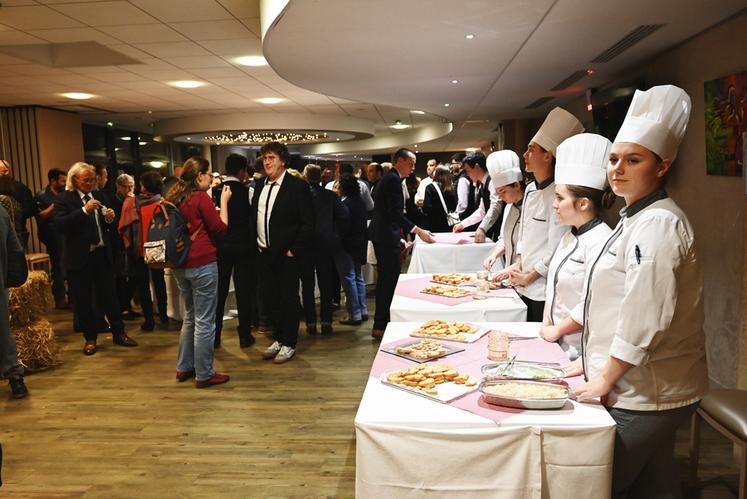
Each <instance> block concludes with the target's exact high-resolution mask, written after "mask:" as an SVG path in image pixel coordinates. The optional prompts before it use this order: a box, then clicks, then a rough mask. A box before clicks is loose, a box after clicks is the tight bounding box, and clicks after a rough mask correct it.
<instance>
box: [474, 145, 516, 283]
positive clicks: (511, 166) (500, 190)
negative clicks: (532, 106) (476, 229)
mask: <svg viewBox="0 0 747 499" xmlns="http://www.w3.org/2000/svg"><path fill="white" fill-rule="evenodd" d="M486 163H487V166H488V174H489V175H490V183H491V184H492V185H493V186H495V193H496V194H497V195H498V197H500V198H501V201H503V202H504V203H506V206H505V208H504V209H503V221H502V222H501V235H500V237H499V238H498V241H497V242H496V245H495V250H494V251H493V253H492V254H491V255H490V256H489V257H488V258H486V259H485V261H484V262H483V265H484V266H485V268H486V269H487V270H490V269H491V268H492V267H493V264H494V263H495V262H496V260H498V259H499V258H500V257H501V256H504V255H505V257H506V258H505V262H506V265H505V266H504V267H506V268H507V267H509V266H510V265H511V264H513V263H515V262H516V261H517V260H518V256H517V255H516V243H517V242H518V240H519V218H520V217H521V201H522V199H524V176H523V175H522V173H521V168H520V167H519V156H518V155H517V154H516V153H515V152H513V151H510V150H508V149H504V150H503V151H496V152H492V153H490V155H489V156H488V158H487V160H486ZM508 273H509V271H508V270H506V269H504V270H503V271H501V272H499V273H498V275H497V276H496V279H498V277H500V280H503V279H508Z"/></svg>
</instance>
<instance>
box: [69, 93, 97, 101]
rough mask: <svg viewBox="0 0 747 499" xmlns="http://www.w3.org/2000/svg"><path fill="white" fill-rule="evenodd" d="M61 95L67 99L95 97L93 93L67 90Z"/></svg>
mask: <svg viewBox="0 0 747 499" xmlns="http://www.w3.org/2000/svg"><path fill="white" fill-rule="evenodd" d="M62 96H63V97H67V98H68V99H75V100H86V99H91V98H93V97H95V95H93V94H87V93H85V92H67V93H64V94H62Z"/></svg>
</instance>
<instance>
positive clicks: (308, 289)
mask: <svg viewBox="0 0 747 499" xmlns="http://www.w3.org/2000/svg"><path fill="white" fill-rule="evenodd" d="M303 175H304V177H305V178H306V181H307V182H308V183H309V189H310V191H311V200H312V203H313V205H314V240H313V244H312V248H311V251H309V252H308V253H307V256H306V258H305V259H304V263H303V265H302V269H301V283H302V284H303V312H304V315H305V317H306V332H307V333H309V334H310V335H314V334H316V304H315V299H314V282H315V280H314V276H315V275H316V282H318V283H319V312H320V314H319V316H320V317H319V319H320V322H321V324H322V334H331V333H332V300H333V286H334V285H335V283H337V287H338V289H339V287H340V285H339V281H338V280H337V279H335V276H336V275H337V271H336V270H335V266H334V260H333V259H332V256H333V255H334V254H335V253H336V252H337V251H339V250H340V248H341V247H342V241H341V239H340V234H341V233H342V232H345V231H346V227H345V226H346V225H347V224H348V223H349V216H348V214H347V211H346V209H345V207H343V206H342V203H340V198H338V197H337V194H335V193H334V192H332V191H330V190H327V189H325V188H324V187H323V186H322V183H321V182H322V169H321V167H320V166H319V165H306V167H305V168H304V171H303ZM338 300H339V298H338Z"/></svg>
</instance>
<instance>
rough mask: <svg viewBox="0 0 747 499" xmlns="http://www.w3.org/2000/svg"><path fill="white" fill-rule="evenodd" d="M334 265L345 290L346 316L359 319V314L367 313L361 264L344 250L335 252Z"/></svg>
mask: <svg viewBox="0 0 747 499" xmlns="http://www.w3.org/2000/svg"><path fill="white" fill-rule="evenodd" d="M334 258H335V267H337V273H338V274H340V282H341V283H342V289H343V291H345V306H346V308H347V309H348V318H349V319H352V320H355V321H359V320H361V316H363V315H368V307H367V306H366V282H365V281H364V280H363V272H362V271H361V264H360V263H359V262H358V261H357V260H355V258H353V256H352V255H351V254H350V253H348V252H347V251H345V250H340V251H338V252H337V253H335V256H334Z"/></svg>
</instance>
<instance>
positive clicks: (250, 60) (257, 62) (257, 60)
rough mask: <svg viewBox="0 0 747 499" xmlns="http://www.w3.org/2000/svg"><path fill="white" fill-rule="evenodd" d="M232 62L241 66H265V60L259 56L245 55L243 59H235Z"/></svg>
mask: <svg viewBox="0 0 747 499" xmlns="http://www.w3.org/2000/svg"><path fill="white" fill-rule="evenodd" d="M234 62H235V63H236V64H240V65H242V66H267V59H265V58H264V57H262V56H261V55H245V56H244V57H237V58H236V59H234Z"/></svg>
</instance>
